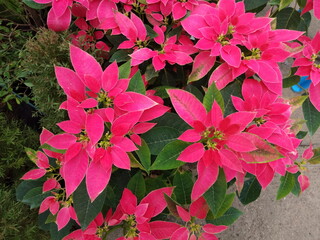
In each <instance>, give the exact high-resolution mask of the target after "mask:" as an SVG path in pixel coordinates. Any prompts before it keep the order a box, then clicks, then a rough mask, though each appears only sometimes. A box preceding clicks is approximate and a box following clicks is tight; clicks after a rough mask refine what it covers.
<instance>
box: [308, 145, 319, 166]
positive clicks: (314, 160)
mask: <svg viewBox="0 0 320 240" xmlns="http://www.w3.org/2000/svg"><path fill="white" fill-rule="evenodd" d="M313 153H314V155H313V157H312V158H311V159H309V160H308V163H310V164H319V163H320V148H315V149H313Z"/></svg>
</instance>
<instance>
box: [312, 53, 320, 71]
mask: <svg viewBox="0 0 320 240" xmlns="http://www.w3.org/2000/svg"><path fill="white" fill-rule="evenodd" d="M311 59H312V62H313V66H315V67H316V68H319V69H320V56H319V55H317V54H313V55H312V56H311Z"/></svg>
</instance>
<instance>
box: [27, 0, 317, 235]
mask: <svg viewBox="0 0 320 240" xmlns="http://www.w3.org/2000/svg"><path fill="white" fill-rule="evenodd" d="M34 1H35V2H37V3H43V4H48V3H51V4H52V8H51V9H50V11H49V13H48V27H49V28H51V29H53V30H55V31H64V30H67V29H68V28H69V25H70V22H71V16H72V15H73V16H74V17H76V18H77V19H76V20H75V25H76V26H77V27H78V28H79V29H80V30H79V31H78V32H77V33H75V34H73V35H72V36H71V38H72V43H73V44H74V45H71V46H70V58H71V62H72V65H73V69H74V70H72V69H69V68H65V67H59V66H56V67H55V73H56V78H57V80H58V83H59V85H60V86H61V88H62V89H63V91H64V93H65V94H66V96H67V100H66V101H65V102H63V103H62V104H61V106H60V108H61V109H64V110H66V111H67V113H68V116H69V120H66V121H63V122H60V123H57V125H58V126H59V127H60V128H61V130H62V131H63V133H60V134H56V135H55V134H53V133H51V132H50V131H48V130H46V129H44V130H43V131H42V134H41V137H40V142H41V145H42V146H50V148H51V150H50V148H49V149H47V147H44V149H43V152H42V151H38V152H37V153H36V157H35V163H36V165H37V167H38V168H37V169H34V170H31V171H29V172H27V173H26V174H25V175H24V176H23V177H22V179H24V180H30V179H31V180H35V179H39V178H41V177H43V176H50V177H48V179H47V180H46V181H45V183H44V185H43V191H44V192H50V193H51V195H50V196H49V197H47V198H45V199H44V200H43V202H42V204H41V206H40V211H39V212H40V213H43V212H45V211H47V210H49V211H50V213H51V214H52V215H56V223H57V225H58V230H60V229H62V228H64V227H65V226H66V225H67V223H68V222H69V221H70V219H73V220H75V221H76V222H77V223H78V224H79V225H81V224H80V223H79V221H78V218H77V213H76V212H75V210H74V207H73V198H72V196H73V193H74V192H75V191H76V190H77V188H78V187H79V185H80V183H81V182H82V181H83V180H84V179H85V183H86V189H87V192H88V195H89V198H90V200H91V201H94V200H95V199H96V198H97V197H98V196H99V195H100V194H101V193H102V192H103V191H104V190H105V189H106V187H107V185H108V184H109V181H110V178H111V175H112V174H113V170H114V169H124V170H130V169H131V161H130V156H129V155H130V154H131V153H132V152H134V151H136V150H138V149H139V148H140V147H141V145H142V143H143V141H142V138H141V134H143V133H146V132H148V131H150V130H151V129H152V128H153V127H154V126H155V125H156V123H154V122H151V121H152V120H154V119H156V118H159V117H161V116H162V115H164V114H165V113H166V112H168V111H169V110H170V107H167V106H165V105H164V100H163V99H162V98H161V97H159V96H157V95H156V93H157V92H156V90H155V89H152V87H151V89H149V90H146V89H147V88H148V86H150V85H151V84H150V83H149V82H148V81H146V77H145V76H144V74H142V75H143V76H142V77H140V78H141V79H139V81H140V83H142V85H143V86H144V88H143V90H142V91H141V92H139V93H138V92H135V91H134V90H133V89H132V88H130V85H135V84H137V83H136V82H133V81H135V79H136V78H135V77H136V76H137V75H140V70H141V71H142V72H143V73H145V72H146V71H145V69H146V68H145V67H144V66H143V67H141V66H142V65H147V63H148V64H149V66H148V67H152V68H153V70H154V72H158V71H163V69H166V67H168V66H169V65H168V64H170V65H173V66H169V67H170V68H172V71H176V72H177V68H178V66H184V67H185V72H186V73H187V74H186V76H187V78H188V77H189V81H188V82H193V81H197V80H200V79H202V78H203V77H205V76H206V75H207V74H209V72H210V70H213V71H212V72H211V73H210V74H211V75H210V76H208V80H207V83H208V84H207V86H208V88H210V87H211V86H212V85H214V86H216V87H217V89H218V90H222V89H224V88H225V87H226V86H227V85H228V84H230V83H232V82H233V81H234V80H235V79H236V78H238V77H239V76H243V78H242V79H244V80H243V81H242V80H241V81H242V83H241V84H242V88H241V93H242V98H241V97H235V96H230V104H232V105H233V106H234V108H235V112H234V113H231V114H230V115H227V116H225V114H224V112H223V109H222V107H221V106H220V105H219V104H218V101H212V105H211V106H210V108H209V109H208V108H207V109H206V107H205V106H204V104H203V103H202V102H201V101H200V100H199V99H198V98H197V97H196V96H195V95H193V94H192V93H190V92H187V91H186V90H182V89H167V95H168V96H169V99H170V100H171V104H172V106H173V108H172V111H175V112H176V113H177V114H178V115H179V116H180V118H181V119H183V120H184V121H185V122H186V123H187V124H188V125H189V126H190V128H189V129H188V130H186V131H184V132H183V133H182V134H181V135H180V136H179V137H178V140H180V141H182V142H188V143H189V144H190V145H188V146H187V147H186V148H185V149H184V150H183V151H181V153H179V154H178V155H177V156H176V157H175V159H177V160H179V161H181V162H185V163H196V164H195V165H196V168H197V178H196V181H195V183H194V185H193V188H192V193H191V204H190V205H189V206H182V205H179V204H178V203H177V204H176V205H175V206H174V208H175V212H176V217H178V218H180V219H182V221H183V222H185V223H184V224H178V223H174V222H166V221H154V220H153V218H154V217H156V216H158V215H159V214H160V213H162V212H163V211H164V210H165V209H166V207H167V202H166V197H168V196H169V197H170V196H171V195H172V194H173V189H174V187H172V185H170V184H169V187H165V188H160V189H157V190H154V191H151V192H150V193H149V194H148V195H147V196H146V197H144V198H143V199H142V200H141V201H140V203H139V204H138V200H137V197H136V196H135V195H134V194H133V193H132V192H131V191H130V190H129V189H126V188H125V189H124V191H123V193H122V197H121V199H120V202H119V204H118V206H117V208H116V210H115V211H114V212H113V213H112V209H110V210H109V211H108V213H107V214H106V216H105V217H104V216H103V214H102V213H99V214H98V216H97V217H96V218H95V219H94V221H92V222H91V224H90V225H89V226H88V227H87V229H85V230H84V229H79V230H76V231H74V232H72V233H71V234H69V235H68V236H66V237H65V239H66V240H67V239H102V238H103V237H104V236H105V235H106V234H108V232H109V230H111V229H113V228H115V227H117V226H122V227H123V228H124V229H125V233H124V236H123V237H121V238H119V240H122V239H130V240H131V239H140V240H153V239H171V240H188V239H190V240H196V239H199V240H200V239H203V240H204V239H217V237H216V236H215V234H216V233H219V232H221V231H223V230H225V229H226V228H227V227H226V226H224V225H221V226H215V225H213V224H210V223H209V224H205V225H204V226H201V225H200V224H199V223H198V221H197V220H196V219H205V218H206V216H207V213H208V212H209V207H208V203H207V202H206V199H205V198H204V197H203V195H204V194H205V193H206V192H207V191H208V189H209V188H210V187H211V186H212V185H213V184H214V183H215V182H216V181H217V178H218V175H219V169H223V171H224V173H225V176H226V181H227V182H230V181H231V180H233V179H236V185H237V190H238V191H239V192H240V191H241V189H242V187H243V185H244V181H245V176H246V175H247V173H250V174H252V175H254V176H255V177H256V178H257V180H258V182H259V183H260V185H261V186H262V188H266V187H267V186H268V185H269V184H270V182H271V181H272V180H273V178H274V176H275V174H276V173H278V174H280V175H282V176H284V175H285V174H286V173H287V172H290V173H296V172H298V171H300V172H302V171H303V170H304V165H305V163H306V162H307V160H308V159H310V158H312V156H313V152H312V147H311V146H310V148H309V149H307V151H306V152H305V153H304V155H303V158H304V160H303V161H302V162H300V163H299V162H296V160H297V158H298V152H297V148H298V146H299V144H300V143H301V140H300V139H298V138H297V137H296V135H295V132H293V130H292V120H291V119H290V117H291V113H292V109H291V106H290V104H289V102H288V101H287V100H285V99H283V98H282V97H281V94H282V78H283V77H282V74H281V71H280V69H279V66H278V63H279V62H284V61H285V60H286V59H287V58H289V57H295V58H296V60H295V62H294V66H297V67H299V69H298V71H297V73H296V74H297V75H300V76H309V77H310V78H311V80H312V85H311V87H310V91H309V94H310V100H311V102H312V103H313V105H314V106H315V107H316V108H317V109H318V110H320V97H319V92H320V83H319V81H320V63H319V62H318V60H319V52H320V33H318V34H317V35H316V37H315V38H314V39H313V40H310V39H309V40H308V39H307V38H305V37H302V36H301V35H302V34H303V33H302V32H299V31H293V30H286V29H281V30H274V29H272V27H271V21H272V19H271V18H269V17H256V16H255V14H253V13H246V12H245V6H244V3H243V2H236V1H235V0H220V1H219V2H218V3H217V4H214V3H209V2H207V1H202V0H186V1H180V0H147V1H144V0H140V1H136V0H77V1H73V0H34ZM310 4H312V2H311V1H308V5H307V6H308V7H310ZM313 4H314V9H315V12H318V11H319V9H320V6H318V1H314V2H313ZM306 9H307V10H308V8H306ZM248 23H250V24H248ZM148 32H152V34H154V36H151V35H152V34H148ZM105 35H110V36H114V35H120V36H121V37H120V38H119V39H121V40H119V41H120V42H119V44H118V45H117V46H111V45H112V44H111V43H110V42H108V41H107V40H105V39H104V37H105ZM293 40H299V41H300V42H302V43H303V44H304V46H305V47H304V49H303V50H302V51H299V50H301V48H291V47H290V46H296V45H297V44H298V43H292V41H293ZM298 45H299V44H298ZM112 47H113V50H114V51H117V50H121V51H125V53H127V57H128V58H130V61H129V62H127V63H126V64H122V65H121V66H120V67H119V66H118V63H117V62H116V61H114V62H112V63H110V64H109V65H108V66H107V67H106V68H105V69H103V68H102V66H101V65H100V64H99V63H98V62H97V61H96V60H95V58H94V57H93V56H91V55H90V54H88V53H87V52H85V50H88V49H92V48H93V49H94V48H97V49H100V50H103V51H104V53H105V55H104V57H105V59H109V57H110V56H109V55H108V54H109V53H108V52H109V51H110V50H111V49H112ZM139 67H140V69H139ZM120 68H121V70H120ZM191 69H192V70H191ZM149 80H150V79H149ZM185 80H186V79H185ZM184 84H185V83H178V84H177V86H175V87H181V86H185V85H184ZM218 90H217V91H218ZM204 92H205V94H209V93H208V92H207V89H204ZM168 96H166V97H168ZM166 97H164V98H166ZM167 103H168V102H167ZM48 157H49V158H52V159H55V165H50V164H49V158H48ZM170 157H172V156H170ZM148 174H149V172H148ZM298 181H299V183H300V185H301V190H302V191H304V190H305V189H306V188H307V187H308V186H309V180H308V178H307V176H305V175H300V176H299V178H298ZM165 195H167V196H165Z"/></svg>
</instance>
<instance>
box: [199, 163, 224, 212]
mask: <svg viewBox="0 0 320 240" xmlns="http://www.w3.org/2000/svg"><path fill="white" fill-rule="evenodd" d="M226 193H227V181H226V176H225V174H224V172H223V170H222V169H220V170H219V176H218V179H217V181H216V182H215V183H214V184H213V185H212V186H211V187H210V188H209V189H208V191H207V192H206V193H205V194H204V195H203V196H204V198H205V199H206V201H207V203H208V206H209V208H210V210H211V211H212V213H213V215H214V216H216V215H217V214H218V212H219V209H220V208H221V206H222V204H223V201H224V199H225V197H226Z"/></svg>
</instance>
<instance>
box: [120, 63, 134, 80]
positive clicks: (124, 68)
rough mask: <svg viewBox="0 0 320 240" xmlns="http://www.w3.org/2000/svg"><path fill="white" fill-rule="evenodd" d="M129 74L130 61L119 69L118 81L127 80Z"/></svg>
mask: <svg viewBox="0 0 320 240" xmlns="http://www.w3.org/2000/svg"><path fill="white" fill-rule="evenodd" d="M130 72H131V60H129V61H128V62H126V63H124V64H122V65H121V66H120V67H119V79H125V78H129V76H130Z"/></svg>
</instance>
